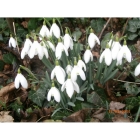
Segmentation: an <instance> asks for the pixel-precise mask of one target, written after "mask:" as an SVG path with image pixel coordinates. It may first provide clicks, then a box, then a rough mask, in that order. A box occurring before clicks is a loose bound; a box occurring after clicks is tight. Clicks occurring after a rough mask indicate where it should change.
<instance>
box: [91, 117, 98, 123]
mask: <svg viewBox="0 0 140 140" xmlns="http://www.w3.org/2000/svg"><path fill="white" fill-rule="evenodd" d="M90 122H100V120H99V119H97V118H91V120H90Z"/></svg>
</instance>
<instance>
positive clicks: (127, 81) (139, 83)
mask: <svg viewBox="0 0 140 140" xmlns="http://www.w3.org/2000/svg"><path fill="white" fill-rule="evenodd" d="M113 80H114V81H118V82H123V83H130V84H136V85H140V83H136V82H129V81H123V80H117V79H113Z"/></svg>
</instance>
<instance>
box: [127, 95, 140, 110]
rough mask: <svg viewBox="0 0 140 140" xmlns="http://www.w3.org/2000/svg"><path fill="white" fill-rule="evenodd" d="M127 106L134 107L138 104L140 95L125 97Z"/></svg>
mask: <svg viewBox="0 0 140 140" xmlns="http://www.w3.org/2000/svg"><path fill="white" fill-rule="evenodd" d="M125 102H126V107H127V108H128V109H133V108H134V107H135V106H138V105H139V104H140V99H139V97H130V98H126V99H125Z"/></svg>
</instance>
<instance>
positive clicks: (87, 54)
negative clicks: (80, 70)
mask: <svg viewBox="0 0 140 140" xmlns="http://www.w3.org/2000/svg"><path fill="white" fill-rule="evenodd" d="M90 60H91V61H93V55H92V53H91V51H90V50H89V49H86V51H85V53H84V61H85V63H88V62H89V61H90Z"/></svg>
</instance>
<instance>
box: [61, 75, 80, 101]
mask: <svg viewBox="0 0 140 140" xmlns="http://www.w3.org/2000/svg"><path fill="white" fill-rule="evenodd" d="M65 89H66V92H67V94H68V96H69V97H70V98H71V97H72V95H73V93H74V91H76V92H77V93H79V92H80V89H79V86H78V84H77V83H76V82H75V81H73V80H72V79H71V77H70V74H69V75H68V79H67V80H66V81H65V83H64V84H63V85H62V87H61V91H62V92H63V91H64V90H65Z"/></svg>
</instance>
